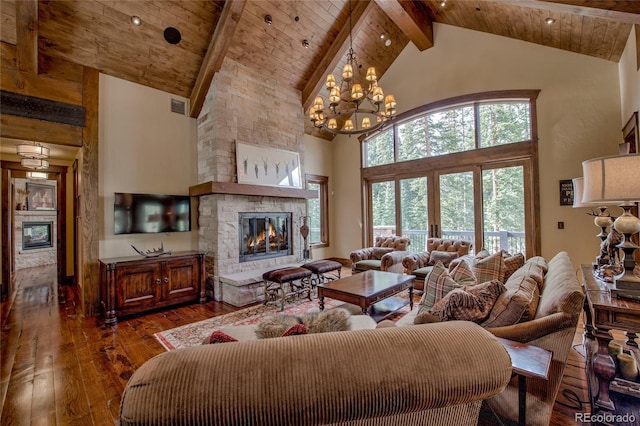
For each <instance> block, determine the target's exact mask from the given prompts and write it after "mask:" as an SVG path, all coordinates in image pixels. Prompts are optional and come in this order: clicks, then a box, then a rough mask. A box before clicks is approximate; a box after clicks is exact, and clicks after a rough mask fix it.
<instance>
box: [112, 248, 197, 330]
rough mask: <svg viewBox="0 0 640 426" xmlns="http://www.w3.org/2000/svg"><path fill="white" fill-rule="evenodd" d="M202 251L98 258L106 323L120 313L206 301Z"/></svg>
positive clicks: (115, 320)
mask: <svg viewBox="0 0 640 426" xmlns="http://www.w3.org/2000/svg"><path fill="white" fill-rule="evenodd" d="M204 274H205V271H204V254H202V253H198V252H196V251H185V252H177V253H173V254H171V255H166V256H160V257H154V258H144V257H141V256H130V257H119V258H112V259H100V298H101V305H102V313H103V316H104V322H105V324H106V325H112V324H115V323H116V322H118V317H119V316H123V315H131V314H138V313H141V312H145V311H149V310H151V309H157V308H162V307H167V306H172V305H176V304H179V303H186V302H195V301H199V302H200V303H204V302H205V301H206V295H205V286H204Z"/></svg>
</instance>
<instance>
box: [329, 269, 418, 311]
mask: <svg viewBox="0 0 640 426" xmlns="http://www.w3.org/2000/svg"><path fill="white" fill-rule="evenodd" d="M414 278H415V275H404V274H396V273H393V272H381V271H364V272H362V273H359V274H353V275H351V276H350V277H345V278H341V279H339V280H335V281H330V282H326V283H322V284H318V300H319V304H320V310H321V311H322V310H324V298H325V296H326V297H330V298H332V299H336V300H341V301H343V302H347V303H352V304H354V305H357V306H359V307H360V308H361V309H362V313H363V314H368V315H370V316H371V317H372V318H373V319H374V320H376V322H380V321H382V320H383V319H385V318H387V317H388V316H389V315H391V314H393V313H394V312H397V311H398V310H400V309H401V308H403V307H404V306H406V305H409V306H410V308H411V309H413V279H414ZM406 289H409V299H405V298H402V297H392V296H394V295H395V294H398V293H400V292H401V291H403V290H406Z"/></svg>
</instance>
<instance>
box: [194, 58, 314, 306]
mask: <svg viewBox="0 0 640 426" xmlns="http://www.w3.org/2000/svg"><path fill="white" fill-rule="evenodd" d="M276 87H277V89H278V90H275V89H276ZM300 99H301V94H300V92H299V91H297V90H295V89H291V88H284V87H280V86H278V85H277V84H276V82H275V81H270V80H269V78H268V76H265V75H264V73H261V72H259V70H254V69H250V68H247V67H245V66H243V65H240V64H238V63H237V62H234V61H233V60H230V59H229V58H226V59H225V60H224V62H223V65H222V68H221V70H220V71H219V72H218V73H216V75H215V77H214V79H213V81H212V83H211V86H210V88H209V92H208V94H207V97H206V99H205V103H204V105H203V108H202V111H201V113H200V116H199V117H198V182H199V184H200V185H203V184H205V185H206V183H215V184H216V185H222V186H224V185H225V184H227V185H229V184H230V185H237V174H236V173H237V171H236V143H247V144H253V145H259V146H261V147H267V148H274V149H284V150H287V151H291V152H296V153H298V154H299V155H300V165H301V167H302V171H303V176H304V144H303V136H304V115H303V111H302V105H301V102H300ZM240 186H241V185H238V187H240ZM244 188H245V187H243V189H244ZM258 188H259V187H258ZM263 188H266V189H273V188H272V187H271V188H270V187H267V186H265V187H263ZM266 189H265V190H264V191H262V190H255V189H254V190H252V191H244V190H243V191H239V193H227V192H225V191H222V192H223V193H217V192H215V191H205V192H202V193H201V195H200V196H199V208H198V213H199V215H198V216H199V218H198V241H199V250H200V251H202V252H205V253H206V255H207V262H206V264H207V296H208V297H210V298H213V299H215V300H218V301H225V302H228V303H231V304H233V305H235V306H243V305H246V304H248V303H252V302H255V301H257V300H261V299H262V286H261V283H262V278H261V277H262V271H264V270H267V269H275V268H277V267H281V266H284V265H290V264H294V263H296V262H300V261H301V259H302V242H301V241H302V239H301V238H300V234H299V229H300V226H301V225H302V223H301V218H302V217H303V216H306V214H307V200H306V199H305V198H304V196H300V197H296V196H293V197H292V196H291V195H290V194H289V195H287V196H279V195H278V193H277V191H275V192H274V191H267V190H266ZM267 193H270V194H271V195H265V194H267ZM273 212H277V213H284V214H285V215H286V217H287V220H286V222H287V223H288V231H287V234H288V235H287V242H286V244H285V245H286V246H287V247H286V250H285V249H283V248H282V246H280V248H279V249H278V250H275V251H269V252H268V254H265V255H263V256H253V257H247V258H244V259H242V261H241V257H242V256H241V255H240V253H241V252H244V251H245V249H244V248H241V247H242V246H243V243H241V242H240V241H239V240H240V238H239V236H241V235H242V234H243V233H244V225H242V222H240V221H239V217H240V214H241V213H243V214H252V215H255V217H262V218H264V217H267V216H269V215H270V214H271V213H273ZM278 226H280V225H278ZM252 232H253V231H252Z"/></svg>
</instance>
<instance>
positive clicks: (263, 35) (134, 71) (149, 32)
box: [0, 0, 640, 138]
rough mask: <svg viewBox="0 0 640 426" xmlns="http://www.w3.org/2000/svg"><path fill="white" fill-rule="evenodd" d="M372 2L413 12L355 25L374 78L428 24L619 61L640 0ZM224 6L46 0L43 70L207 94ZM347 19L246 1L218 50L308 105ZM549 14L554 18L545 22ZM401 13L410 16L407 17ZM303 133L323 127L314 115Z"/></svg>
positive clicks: (328, 7)
mask: <svg viewBox="0 0 640 426" xmlns="http://www.w3.org/2000/svg"><path fill="white" fill-rule="evenodd" d="M375 2H378V3H379V4H381V5H383V6H389V7H390V8H395V10H396V13H397V12H398V10H399V9H398V6H400V7H401V8H403V9H404V11H405V12H406V13H407V14H408V15H410V16H402V19H398V17H397V16H396V21H397V22H394V21H393V20H392V19H391V18H390V17H389V16H388V14H387V13H385V12H384V11H383V10H382V9H383V8H381V7H380V6H379V5H378V4H374V5H373V7H371V11H370V12H368V15H370V16H367V17H366V19H365V20H364V23H363V24H362V25H361V28H360V31H358V30H357V29H356V30H354V34H353V36H354V49H355V51H356V54H357V59H358V62H359V63H360V64H362V65H363V67H365V66H369V65H373V66H375V67H376V68H377V70H378V73H379V74H383V73H384V71H386V69H387V68H388V66H389V65H390V64H391V63H392V62H393V61H394V60H395V58H396V57H397V56H398V55H399V54H400V52H401V50H402V48H403V47H404V46H406V43H407V42H408V38H409V37H408V36H407V35H409V36H410V37H411V38H413V39H414V44H416V45H418V44H417V43H416V42H419V43H422V42H423V41H424V40H422V41H420V40H419V39H421V38H422V36H426V35H427V34H426V33H424V31H423V34H422V35H420V34H418V35H415V34H416V33H415V31H416V28H415V27H418V28H419V29H422V30H424V28H423V26H424V25H427V24H428V22H429V21H433V22H438V23H443V24H448V25H454V26H459V27H464V28H468V29H472V30H476V31H483V32H487V33H491V34H496V35H500V36H505V37H510V38H514V39H518V40H523V41H527V42H532V43H537V44H540V45H545V46H550V47H555V48H560V49H564V50H568V51H572V52H576V53H580V54H586V55H591V56H594V57H597V58H602V59H605V60H610V61H614V62H616V61H619V59H620V57H621V54H622V52H623V50H624V47H625V46H626V42H627V39H628V37H629V33H630V30H631V23H640V1H634V0H617V1H613V0H608V1H603V2H594V1H592V0H544V1H543V0H447V2H446V5H445V7H442V6H440V2H441V0H420V1H419V2H411V3H408V2H407V0H400V3H396V0H375ZM362 3H364V4H366V3H367V2H363V1H355V0H352V2H351V6H352V7H353V8H354V10H356V9H358V8H361V7H362ZM224 5H225V1H223V0H215V1H211V0H190V1H165V0H144V1H127V0H64V1H48V0H39V1H38V20H39V22H38V24H39V25H38V27H39V28H38V31H39V37H38V50H39V54H38V57H37V64H38V71H39V72H40V73H45V74H47V73H51V74H52V75H51V76H52V77H55V78H60V79H68V80H72V81H78V78H79V76H80V74H79V72H80V71H78V70H79V69H81V68H80V66H81V65H85V66H88V67H92V68H96V69H99V70H100V71H101V72H103V73H105V74H109V75H112V76H115V77H118V78H122V79H125V80H129V81H133V82H136V83H139V84H143V85H146V86H149V87H154V88H157V89H160V90H164V91H166V92H169V93H173V94H176V95H179V96H182V97H185V98H190V97H192V96H193V94H194V93H195V92H197V91H198V90H200V91H201V90H202V89H201V88H200V89H198V88H197V77H198V75H199V73H200V72H204V71H206V70H207V65H205V64H204V61H203V58H205V55H206V54H207V51H208V49H209V44H210V43H211V40H212V36H213V34H214V31H215V29H216V26H217V25H218V24H219V20H220V16H221V13H222V10H223V7H224ZM0 6H1V7H0V24H1V25H0V27H1V28H0V40H1V41H2V42H3V44H2V49H3V52H5V51H6V48H7V46H9V45H13V46H14V48H15V45H16V43H17V38H18V37H17V28H16V1H15V0H2V1H1V3H0ZM418 7H419V10H418V12H419V13H416V8H418ZM266 14H270V15H271V16H272V19H273V22H272V25H271V26H268V25H266V24H265V22H264V16H265V15H266ZM132 15H137V16H139V17H140V18H141V19H142V22H143V23H142V25H141V26H139V27H135V26H133V25H132V24H131V22H130V17H131V16H132ZM348 15H349V2H348V0H334V1H331V0H319V1H301V0H283V1H280V0H248V1H247V4H246V7H245V8H244V10H243V12H242V13H241V14H240V18H239V21H238V23H237V25H236V28H235V32H234V35H233V37H232V39H231V40H230V41H229V46H228V49H227V51H226V54H225V55H223V56H222V57H229V58H231V59H233V60H235V61H237V62H239V63H240V64H243V65H245V66H248V67H253V68H259V69H261V70H264V74H265V78H268V79H270V80H272V81H273V84H274V86H277V85H288V86H290V87H294V88H296V89H298V90H301V92H302V99H303V101H304V102H305V106H306V107H308V103H309V102H310V101H309V100H312V99H313V97H314V96H315V94H316V93H319V92H323V91H324V90H323V87H324V84H323V83H324V78H325V76H326V74H327V73H328V72H329V71H330V68H331V69H333V70H334V72H337V73H338V74H339V73H340V70H341V68H342V65H343V64H344V61H345V54H346V47H344V46H342V42H341V41H340V40H338V37H339V35H340V32H341V30H342V31H345V30H344V28H345V26H348ZM390 15H393V13H391V14H390ZM296 16H298V17H299V18H300V19H299V20H298V21H296V20H295V17H296ZM547 17H551V18H554V19H555V20H556V22H555V23H554V24H553V25H551V26H549V25H547V24H546V23H545V19H546V18H547ZM403 19H404V22H407V21H406V19H412V20H413V23H411V22H409V23H408V24H403V23H402V22H403ZM356 21H357V19H356ZM398 24H399V25H400V26H398ZM167 26H174V27H176V28H178V29H179V30H180V31H181V33H182V40H181V41H180V43H179V44H177V45H170V44H168V43H166V42H165V41H164V39H163V36H162V32H163V30H164V28H166V27H167ZM411 27H413V28H411ZM383 32H384V33H385V34H386V35H387V37H391V39H392V45H391V46H390V47H389V48H387V47H386V46H384V40H381V39H380V38H379V34H380V33H383ZM304 39H307V40H309V42H310V47H309V48H308V49H305V48H304V47H303V46H302V40H304ZM336 45H338V46H336ZM418 47H419V46H418ZM3 61H6V62H7V64H5V63H4V62H3V64H2V66H3V68H7V67H8V68H15V66H16V65H17V62H16V54H15V50H14V51H13V54H4V53H3ZM74 64H75V65H74ZM329 65H332V66H329ZM201 68H202V69H204V71H201ZM325 94H326V93H323V95H325ZM192 105H193V103H192ZM305 109H306V108H305ZM305 112H306V111H305ZM305 131H307V132H308V133H312V134H316V135H317V134H318V132H317V131H315V130H313V129H312V128H310V124H309V123H308V120H305ZM321 137H326V138H330V135H328V136H327V135H324V136H321Z"/></svg>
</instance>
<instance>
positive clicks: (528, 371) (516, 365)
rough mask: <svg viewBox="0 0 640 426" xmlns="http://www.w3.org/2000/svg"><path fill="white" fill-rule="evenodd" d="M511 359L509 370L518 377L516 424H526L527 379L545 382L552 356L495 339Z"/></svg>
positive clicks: (505, 340)
mask: <svg viewBox="0 0 640 426" xmlns="http://www.w3.org/2000/svg"><path fill="white" fill-rule="evenodd" d="M497 339H498V341H499V342H500V343H502V346H504V348H505V349H506V350H507V352H508V353H509V356H510V357H511V368H512V369H513V372H514V373H515V374H517V375H518V424H519V425H521V426H526V424H527V377H536V378H539V379H545V380H547V379H548V378H549V367H550V366H551V358H552V354H551V352H549V351H548V350H546V349H543V348H539V347H537V346H532V345H527V344H525V343H519V342H514V341H512V340H508V339H503V338H501V337H498V338H497Z"/></svg>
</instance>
